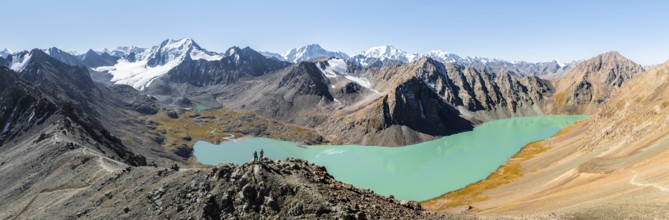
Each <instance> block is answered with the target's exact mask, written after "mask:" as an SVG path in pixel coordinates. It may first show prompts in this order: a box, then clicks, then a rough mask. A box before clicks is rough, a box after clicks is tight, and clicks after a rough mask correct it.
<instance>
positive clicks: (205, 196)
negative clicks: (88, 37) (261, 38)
mask: <svg viewBox="0 0 669 220" xmlns="http://www.w3.org/2000/svg"><path fill="white" fill-rule="evenodd" d="M1 55H2V56H1V57H0V79H1V80H0V128H1V129H2V130H0V176H3V178H0V185H2V186H5V187H3V188H2V189H0V207H3V208H2V210H3V211H2V212H0V218H3V219H5V218H7V219H13V218H19V219H20V218H34V219H42V218H104V217H107V216H121V218H143V217H147V216H150V217H156V218H171V217H184V218H186V217H189V216H196V217H198V218H242V219H244V218H262V217H265V216H293V217H295V218H337V217H340V218H353V219H355V218H358V219H361V218H375V217H378V218H402V217H407V218H409V217H410V218H416V219H419V218H432V219H444V218H465V219H466V218H470V217H471V216H468V215H461V214H458V213H460V212H467V213H477V214H482V215H488V214H489V215H491V216H492V217H500V216H502V217H503V216H523V215H524V214H533V215H535V216H539V217H548V218H551V217H557V218H560V217H564V218H568V217H570V216H572V217H573V216H577V217H588V216H595V217H611V216H612V215H613V214H615V212H616V210H625V211H626V212H629V214H630V215H629V216H628V217H636V216H645V215H648V213H651V214H652V213H653V212H652V211H655V210H663V207H664V206H665V205H666V202H667V200H666V197H663V196H661V194H658V193H657V192H664V191H666V187H665V186H664V185H662V183H666V181H665V179H663V177H664V176H666V173H667V172H666V169H663V167H665V165H664V164H667V160H668V159H667V158H669V157H667V156H666V143H664V142H665V141H666V140H665V139H666V138H664V136H666V133H667V129H668V126H666V125H667V124H668V123H666V122H667V120H668V118H669V117H667V116H666V114H664V112H665V111H664V110H665V109H666V108H667V106H669V104H667V103H669V101H667V100H668V98H667V97H666V96H667V95H666V94H668V93H666V88H667V87H666V84H667V83H666V82H667V77H666V76H667V69H668V65H669V64H666V63H665V64H663V65H658V66H656V67H653V68H651V69H650V70H647V69H646V68H644V67H643V66H641V65H638V64H636V63H635V62H633V61H631V60H629V59H627V58H625V57H624V56H623V55H621V54H620V53H618V52H615V51H611V52H606V53H603V54H600V55H597V56H594V57H591V58H587V59H584V60H582V61H576V62H572V63H569V64H563V63H561V62H559V61H557V60H554V61H549V62H542V63H530V62H509V61H504V60H500V59H488V58H478V57H464V58H463V57H460V56H458V55H455V54H450V53H447V52H443V51H431V52H429V53H427V54H424V55H420V54H412V53H406V52H404V51H402V50H399V49H397V48H394V47H392V46H382V47H373V48H371V49H370V50H367V51H364V52H361V53H360V54H357V55H354V56H348V55H346V54H344V53H341V52H332V51H327V50H325V49H323V48H321V47H320V46H318V45H309V46H305V47H301V48H296V49H294V50H290V51H288V52H286V53H284V54H282V55H279V54H277V53H269V52H258V51H255V50H253V49H252V48H249V47H244V48H241V47H231V48H229V49H228V50H226V51H224V52H214V51H209V50H206V49H204V48H203V47H201V46H200V45H198V44H197V43H195V42H194V41H193V40H192V39H189V38H184V39H179V40H165V41H163V42H161V43H160V44H159V45H156V46H154V47H151V48H139V47H119V48H116V49H114V50H103V51H94V50H88V51H87V52H86V53H83V54H73V53H68V52H65V51H63V50H60V49H58V48H49V49H33V50H30V51H20V52H11V51H7V50H5V51H4V52H3V53H2V54H1ZM194 109H197V110H194ZM548 114H589V115H591V116H590V118H588V119H586V120H584V121H583V122H579V123H577V124H575V125H573V126H572V127H569V128H568V129H565V130H564V131H562V132H560V133H559V134H558V135H556V136H555V137H553V138H550V139H547V140H545V141H540V142H536V143H533V144H531V145H528V146H530V147H526V148H524V149H523V150H521V152H520V153H519V155H524V154H525V153H527V152H528V151H533V152H531V154H530V155H534V156H529V157H523V158H520V157H514V158H512V159H510V160H509V162H507V164H505V165H503V166H502V167H500V168H499V170H498V171H496V172H494V173H493V174H492V175H491V177H495V174H500V173H501V174H503V175H507V176H504V179H503V181H500V180H499V179H494V178H490V179H487V180H483V181H481V182H479V183H476V184H474V185H471V187H469V188H465V189H463V190H462V191H455V192H452V193H448V194H446V195H444V197H439V198H435V199H433V200H430V201H426V202H425V203H423V204H422V207H425V208H427V209H429V210H435V211H446V212H451V213H453V214H445V215H437V214H435V213H433V212H425V211H423V210H422V208H421V205H418V204H417V203H415V202H408V201H397V200H395V199H394V198H393V197H382V196H378V195H376V194H374V193H373V192H371V191H369V190H360V189H356V188H355V187H352V186H350V185H347V184H343V183H340V182H338V181H336V180H334V179H333V177H332V176H330V175H329V174H328V173H327V170H326V169H325V168H322V167H318V166H314V165H309V164H308V163H307V162H305V161H299V160H287V161H279V162H274V161H267V162H263V163H258V162H251V163H248V164H245V165H240V166H233V165H220V166H215V167H205V168H202V167H200V166H198V165H194V163H193V161H192V159H193V156H192V145H193V143H194V142H195V141H197V140H208V141H215V140H216V138H219V140H220V137H219V136H220V135H219V133H217V132H220V131H218V130H217V129H221V130H223V131H225V132H227V133H228V134H232V136H234V137H239V136H261V137H271V138H275V139H281V140H287V141H293V142H300V143H302V144H362V145H378V146H401V145H409V144H414V143H419V142H423V141H428V140H433V139H436V138H439V137H442V136H445V135H451V134H457V133H460V132H464V131H470V130H472V129H474V128H475V127H476V126H477V125H479V124H481V123H483V122H487V121H491V120H495V119H502V118H510V117H518V116H536V115H548ZM211 128H216V129H213V130H212V129H211ZM533 146H534V147H533ZM536 146H538V147H536ZM535 151H536V152H535ZM517 156H518V155H517ZM249 159H251V157H250V156H249ZM180 166H186V167H188V168H186V169H182V168H180ZM509 167H511V168H509ZM509 169H510V170H509ZM509 173H510V174H509ZM663 181H664V182H663ZM490 182H494V183H490ZM489 184H492V185H494V186H496V187H490V186H491V185H489ZM222 189H225V190H222ZM508 192H514V193H508ZM137 195H142V196H139V197H138V196H137ZM658 195H659V196H658ZM648 198H652V199H648ZM307 201H308V202H307ZM333 201H335V202H333ZM456 201H457V202H456ZM459 201H466V202H465V203H459ZM602 201H608V202H611V204H604V205H601V204H600V202H602ZM630 201H631V202H630ZM140 207H141V208H140ZM546 210H550V211H551V212H553V211H554V210H559V211H560V212H559V213H557V214H555V215H553V214H554V213H553V214H546V216H544V214H545V211H546ZM593 210H594V211H597V212H594V211H593ZM584 212H585V214H584ZM592 213H595V214H597V215H591V214H592ZM600 214H601V216H599V215H600ZM637 214H638V215H637ZM661 214H662V213H660V214H658V216H659V215H661ZM613 216H614V217H618V215H613ZM653 216H655V215H653ZM623 217H625V216H623Z"/></svg>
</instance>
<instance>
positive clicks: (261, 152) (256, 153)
mask: <svg viewBox="0 0 669 220" xmlns="http://www.w3.org/2000/svg"><path fill="white" fill-rule="evenodd" d="M264 154H265V151H264V150H263V149H262V148H261V149H260V160H261V161H262V160H263V159H264V158H265V155H264ZM257 160H258V151H253V161H257Z"/></svg>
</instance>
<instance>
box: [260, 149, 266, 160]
mask: <svg viewBox="0 0 669 220" xmlns="http://www.w3.org/2000/svg"><path fill="white" fill-rule="evenodd" d="M263 154H265V151H263V150H262V148H260V160H264V159H265V156H264V155H263Z"/></svg>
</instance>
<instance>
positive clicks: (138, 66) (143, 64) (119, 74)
mask: <svg viewBox="0 0 669 220" xmlns="http://www.w3.org/2000/svg"><path fill="white" fill-rule="evenodd" d="M182 61H183V60H171V61H169V62H168V63H166V64H165V65H162V66H155V67H150V66H149V65H148V64H147V62H148V60H142V61H138V62H128V61H127V60H119V61H118V63H116V65H114V66H104V67H98V68H94V70H95V71H104V72H109V73H111V74H112V75H113V77H112V82H114V83H116V84H126V85H130V86H132V87H134V88H136V89H139V90H143V89H144V88H146V87H147V86H149V85H151V82H153V80H155V79H156V78H158V77H161V76H163V75H165V74H167V72H169V71H170V70H171V69H172V68H174V67H176V66H178V65H179V64H181V62H182Z"/></svg>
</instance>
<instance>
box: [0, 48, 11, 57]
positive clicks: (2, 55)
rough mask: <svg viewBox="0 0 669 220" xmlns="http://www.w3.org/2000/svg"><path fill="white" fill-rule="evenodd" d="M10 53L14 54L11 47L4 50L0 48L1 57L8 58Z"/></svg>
mask: <svg viewBox="0 0 669 220" xmlns="http://www.w3.org/2000/svg"><path fill="white" fill-rule="evenodd" d="M10 54H12V51H11V50H10V49H7V48H5V49H3V50H0V57H2V58H7V56H9V55H10Z"/></svg>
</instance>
